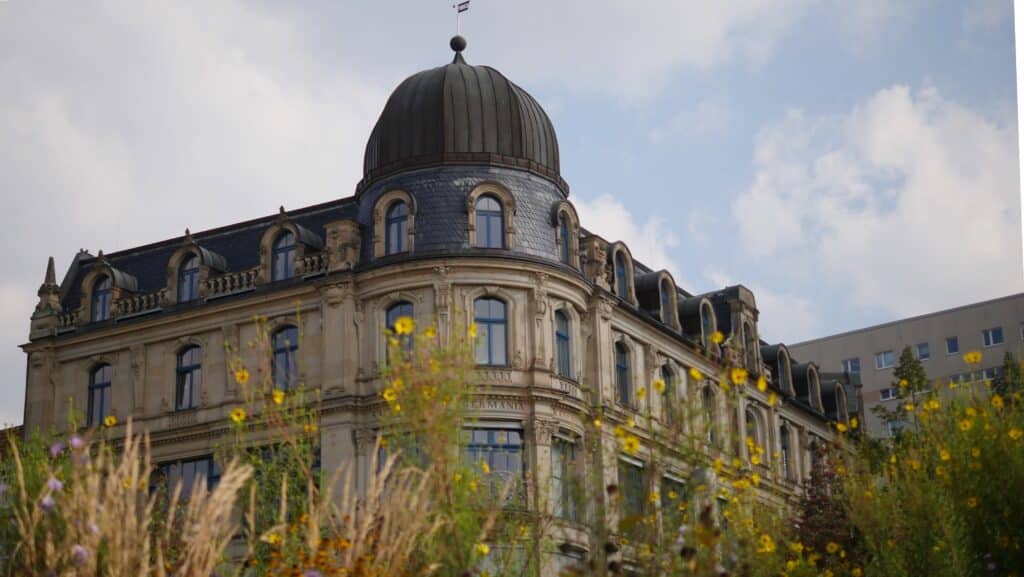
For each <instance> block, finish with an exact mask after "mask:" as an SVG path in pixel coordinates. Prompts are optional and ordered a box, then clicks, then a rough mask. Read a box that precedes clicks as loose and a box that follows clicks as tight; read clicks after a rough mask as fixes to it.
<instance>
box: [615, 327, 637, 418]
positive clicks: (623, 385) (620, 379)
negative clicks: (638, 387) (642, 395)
mask: <svg viewBox="0 0 1024 577" xmlns="http://www.w3.org/2000/svg"><path fill="white" fill-rule="evenodd" d="M629 373H630V368H629V349H627V348H626V345H624V344H622V343H615V396H616V400H617V401H618V402H619V404H620V405H623V406H626V407H631V406H633V404H632V398H633V396H632V394H631V392H632V391H631V383H630V378H629V377H630V375H629Z"/></svg>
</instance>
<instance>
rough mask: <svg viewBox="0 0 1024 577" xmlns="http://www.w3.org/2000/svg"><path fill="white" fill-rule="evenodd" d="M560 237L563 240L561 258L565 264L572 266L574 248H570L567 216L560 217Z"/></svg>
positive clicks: (560, 215)
mask: <svg viewBox="0 0 1024 577" xmlns="http://www.w3.org/2000/svg"><path fill="white" fill-rule="evenodd" d="M558 235H559V238H560V239H561V246H560V247H559V258H560V259H561V261H562V263H563V264H567V265H570V266H572V247H571V246H569V219H567V218H566V217H565V214H559V215H558Z"/></svg>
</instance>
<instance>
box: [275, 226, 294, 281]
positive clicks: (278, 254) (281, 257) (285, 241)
mask: <svg viewBox="0 0 1024 577" xmlns="http://www.w3.org/2000/svg"><path fill="white" fill-rule="evenodd" d="M293 276H295V235H294V234H292V232H291V231H286V232H283V233H281V234H280V235H278V237H277V239H276V240H275V241H274V257H273V263H272V266H271V269H270V280H285V279H290V278H292V277H293Z"/></svg>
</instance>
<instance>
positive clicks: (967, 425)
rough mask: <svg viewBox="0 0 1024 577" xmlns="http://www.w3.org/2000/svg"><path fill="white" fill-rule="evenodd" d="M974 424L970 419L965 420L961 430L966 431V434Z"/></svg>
mask: <svg viewBox="0 0 1024 577" xmlns="http://www.w3.org/2000/svg"><path fill="white" fill-rule="evenodd" d="M973 424H974V423H973V422H972V421H971V420H970V419H964V420H962V421H960V430H961V431H964V432H966V431H970V430H971V426H972V425H973Z"/></svg>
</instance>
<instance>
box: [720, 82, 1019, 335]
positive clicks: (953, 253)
mask: <svg viewBox="0 0 1024 577" xmlns="http://www.w3.org/2000/svg"><path fill="white" fill-rule="evenodd" d="M1016 153H1017V133H1016V125H1015V119H1012V118H1003V119H992V118H986V117H984V116H982V115H980V114H978V113H977V112H975V111H972V110H970V109H968V108H966V107H964V106H961V105H960V104H958V103H956V102H952V101H949V100H946V99H944V98H943V97H942V96H941V95H940V94H939V93H938V91H937V90H935V89H934V88H930V87H925V88H922V89H921V90H918V91H916V92H912V91H911V90H910V89H909V88H908V87H906V86H900V85H896V86H892V87H890V88H887V89H884V90H880V91H878V92H877V93H876V94H874V95H873V96H872V97H871V98H869V99H868V100H867V101H866V102H864V103H863V104H862V105H860V106H858V107H856V108H855V109H854V110H852V111H850V112H849V113H848V114H845V115H841V116H837V117H821V118H808V117H807V116H806V115H804V114H802V113H800V112H798V111H794V112H790V113H789V114H788V115H787V116H786V118H784V119H783V120H782V121H781V122H780V123H778V124H777V125H774V126H770V127H767V128H765V129H764V130H763V131H762V132H761V133H760V134H759V135H758V137H757V139H756V147H755V157H754V164H755V169H756V174H755V176H754V179H753V182H752V183H751V185H750V187H749V188H748V189H747V190H746V191H744V192H743V193H742V194H741V195H740V196H739V197H738V198H737V199H736V200H735V202H734V203H733V213H734V216H735V217H736V219H737V220H738V222H739V224H740V232H741V238H742V246H743V247H744V248H745V249H746V250H747V251H748V253H749V255H750V256H751V257H753V258H756V259H758V260H759V261H761V262H764V261H765V260H767V259H771V260H772V261H773V262H778V263H784V265H785V267H786V268H787V270H794V271H798V270H803V271H804V273H807V272H808V271H809V272H810V273H811V274H813V276H814V277H815V278H816V279H817V282H819V283H828V284H830V285H832V286H835V287H838V288H839V289H840V292H841V293H842V292H848V293H849V297H848V298H849V302H850V303H851V304H853V305H854V306H857V307H862V308H877V309H880V310H884V311H886V312H888V313H889V314H893V315H898V316H903V315H911V314H917V313H922V312H926V311H931V310H936V309H940V308H945V307H949V306H954V305H959V304H965V303H968V302H973V301H977V300H982V299H986V298H990V297H995V296H999V295H1004V294H1009V293H1012V292H1017V291H1020V290H1021V289H1022V287H1024V282H1022V269H1021V226H1020V224H1021V223H1020V219H1019V215H1020V205H1019V202H1020V196H1019V194H1020V186H1019V174H1018V166H1017V155H1016ZM837 297H839V298H842V296H841V295H836V294H834V293H833V294H832V296H831V297H830V298H831V299H836V298H837ZM815 298H818V297H817V296H816V295H815ZM818 304H819V307H820V306H823V305H824V304H825V303H818ZM829 304H830V306H843V304H842V303H841V302H833V303H829Z"/></svg>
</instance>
